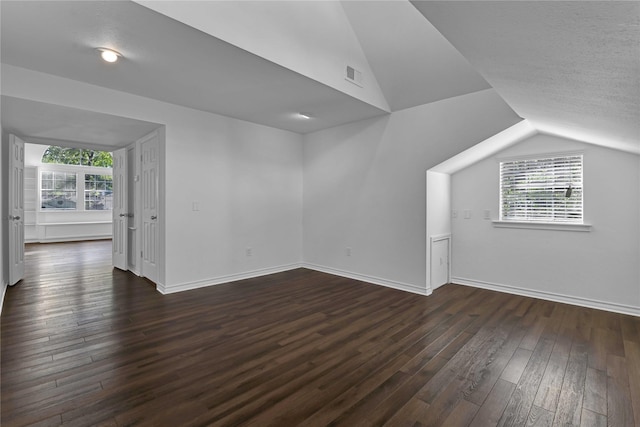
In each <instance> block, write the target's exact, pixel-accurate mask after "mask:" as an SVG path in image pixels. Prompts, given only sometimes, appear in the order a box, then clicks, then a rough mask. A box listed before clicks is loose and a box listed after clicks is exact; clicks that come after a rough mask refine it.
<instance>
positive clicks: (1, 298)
mask: <svg viewBox="0 0 640 427" xmlns="http://www.w3.org/2000/svg"><path fill="white" fill-rule="evenodd" d="M0 288H2V289H1V290H0V314H2V307H3V306H4V296H5V294H6V293H7V288H9V287H8V286H7V284H6V283H4V282H2V283H1V284H0Z"/></svg>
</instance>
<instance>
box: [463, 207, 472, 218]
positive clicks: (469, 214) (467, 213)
mask: <svg viewBox="0 0 640 427" xmlns="http://www.w3.org/2000/svg"><path fill="white" fill-rule="evenodd" d="M470 218H471V211H470V210H469V209H465V210H464V219H470Z"/></svg>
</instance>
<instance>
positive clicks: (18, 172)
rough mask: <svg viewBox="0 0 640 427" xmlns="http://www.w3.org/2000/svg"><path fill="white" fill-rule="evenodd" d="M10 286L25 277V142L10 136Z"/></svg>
mask: <svg viewBox="0 0 640 427" xmlns="http://www.w3.org/2000/svg"><path fill="white" fill-rule="evenodd" d="M8 181H9V216H8V221H9V285H15V284H16V283H18V282H19V281H20V279H22V277H23V276H24V141H23V140H21V139H20V138H18V137H17V136H15V135H9V180H8Z"/></svg>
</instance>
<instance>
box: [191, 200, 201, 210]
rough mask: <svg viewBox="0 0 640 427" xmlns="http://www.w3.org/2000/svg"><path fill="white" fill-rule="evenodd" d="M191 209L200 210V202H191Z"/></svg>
mask: <svg viewBox="0 0 640 427" xmlns="http://www.w3.org/2000/svg"><path fill="white" fill-rule="evenodd" d="M192 209H193V211H194V212H196V211H199V210H200V202H193V205H192Z"/></svg>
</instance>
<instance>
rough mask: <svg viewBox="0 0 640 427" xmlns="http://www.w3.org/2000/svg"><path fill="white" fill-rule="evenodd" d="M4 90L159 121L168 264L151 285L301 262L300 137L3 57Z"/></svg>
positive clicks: (169, 286) (220, 278) (184, 284)
mask: <svg viewBox="0 0 640 427" xmlns="http://www.w3.org/2000/svg"><path fill="white" fill-rule="evenodd" d="M2 89H3V94H6V95H8V96H14V97H18V98H24V99H28V100H34V101H40V102H47V103H52V104H58V105H62V106H67V107H73V108H80V109H86V110H91V111H96V112H101V113H106V114H114V115H119V116H124V117H129V118H133V119H140V120H146V121H150V122H154V123H162V124H165V125H166V136H165V140H166V142H165V153H164V160H163V161H162V164H161V168H162V169H163V170H164V172H165V192H164V200H165V203H164V208H165V211H164V212H165V214H164V217H161V218H159V220H160V228H161V233H162V234H163V235H164V237H165V245H164V249H165V250H166V253H165V257H166V262H165V269H164V270H162V271H160V272H159V275H160V280H159V282H160V283H159V289H161V290H163V291H165V292H172V291H174V290H179V289H188V288H191V287H198V286H205V285H208V284H212V283H218V282H224V281H228V280H233V279H236V278H240V277H246V276H250V275H255V274H262V273H268V272H271V271H276V270H281V269H287V268H292V267H295V266H297V265H299V263H300V261H301V259H300V254H301V252H302V250H301V242H302V216H301V212H302V169H301V164H302V147H301V136H300V135H298V134H295V133H292V132H287V131H282V130H277V129H273V128H269V127H266V126H261V125H256V124H252V123H248V122H243V121H240V120H236V119H230V118H227V117H222V116H219V115H215V114H210V113H205V112H202V111H197V110H192V109H188V108H184V107H180V106H176V105H172V104H167V103H163V102H160V101H155V100H152V99H148V98H143V97H139V96H135V95H131V94H127V93H124V92H118V91H114V90H110V89H105V88H101V87H98V86H93V85H89V84H85V83H81V82H77V81H73V80H68V79H64V78H60V77H56V76H52V75H48V74H43V73H38V72H34V71H30V70H26V69H21V68H18V67H13V66H9V65H6V64H2ZM161 145H162V144H161ZM194 201H196V202H198V203H199V210H198V211H194V210H193V202H194ZM247 247H251V248H252V256H250V257H249V256H246V248H247ZM161 250H162V248H161Z"/></svg>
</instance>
